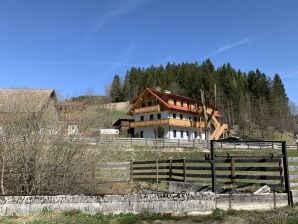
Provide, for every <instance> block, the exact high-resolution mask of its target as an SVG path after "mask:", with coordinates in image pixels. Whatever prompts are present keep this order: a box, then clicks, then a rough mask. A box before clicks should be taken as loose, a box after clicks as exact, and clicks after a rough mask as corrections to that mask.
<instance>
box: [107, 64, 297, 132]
mask: <svg viewBox="0 0 298 224" xmlns="http://www.w3.org/2000/svg"><path fill="white" fill-rule="evenodd" d="M215 84H216V85H215ZM146 87H152V88H155V87H160V88H161V89H162V90H170V91H172V92H173V93H176V94H179V95H185V96H188V97H191V98H194V99H199V100H200V98H201V90H203V91H204V93H205V100H206V102H207V103H209V104H216V106H217V107H218V109H219V110H220V111H221V113H222V115H223V122H226V123H228V124H229V126H230V127H236V126H237V127H238V130H240V131H242V133H243V135H250V132H251V130H254V129H256V128H257V129H258V130H259V131H260V134H261V137H262V138H266V135H267V137H269V136H268V135H269V134H270V133H271V134H274V132H275V131H279V132H280V133H284V132H287V131H295V128H296V125H295V118H294V116H293V114H292V113H291V109H292V107H293V105H292V104H291V102H290V101H289V98H288V97H287V94H286V90H285V87H284V85H283V82H282V80H281V78H280V76H279V74H275V75H274V77H273V78H271V77H270V76H268V75H266V74H265V73H263V72H262V71H260V70H259V69H256V70H255V71H249V72H247V73H246V72H243V71H241V70H239V69H238V70H237V69H235V68H233V67H232V66H231V65H230V64H229V63H228V64H224V65H222V66H221V67H218V68H215V66H214V65H213V63H212V62H211V61H210V60H209V59H208V60H206V61H203V62H202V63H198V62H194V63H182V64H175V63H168V64H167V65H165V66H163V65H160V66H151V67H149V68H141V67H138V68H136V67H132V68H131V69H130V70H128V71H127V73H126V75H125V78H124V80H121V78H120V76H119V75H115V76H114V79H113V82H112V84H111V89H110V97H111V98H112V100H113V101H114V102H121V101H127V100H131V99H133V98H134V97H136V96H137V95H138V94H139V93H140V92H141V91H142V90H143V89H144V88H146Z"/></svg>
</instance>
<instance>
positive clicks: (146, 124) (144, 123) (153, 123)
mask: <svg viewBox="0 0 298 224" xmlns="http://www.w3.org/2000/svg"><path fill="white" fill-rule="evenodd" d="M159 125H169V119H161V120H149V121H134V122H131V123H130V127H131V128H137V127H149V126H159Z"/></svg>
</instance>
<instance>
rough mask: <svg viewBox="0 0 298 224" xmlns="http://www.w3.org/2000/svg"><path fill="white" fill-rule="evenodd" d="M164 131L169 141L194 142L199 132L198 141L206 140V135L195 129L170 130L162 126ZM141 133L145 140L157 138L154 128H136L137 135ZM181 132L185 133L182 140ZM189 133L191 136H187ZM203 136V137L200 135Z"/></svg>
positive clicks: (171, 128)
mask: <svg viewBox="0 0 298 224" xmlns="http://www.w3.org/2000/svg"><path fill="white" fill-rule="evenodd" d="M162 127H163V129H164V133H165V136H164V137H165V138H167V139H182V140H193V139H195V132H197V138H196V139H198V140H199V139H201V140H205V135H204V133H200V130H199V129H195V128H183V127H172V126H171V127H170V130H169V126H162ZM174 130H176V137H174ZM141 131H143V138H155V134H154V127H142V128H135V132H134V133H135V135H136V133H138V134H139V137H141V136H140V133H141ZM181 131H183V138H181V136H180V133H181ZM187 131H188V133H189V136H187V135H186V133H187ZM200 134H201V135H200Z"/></svg>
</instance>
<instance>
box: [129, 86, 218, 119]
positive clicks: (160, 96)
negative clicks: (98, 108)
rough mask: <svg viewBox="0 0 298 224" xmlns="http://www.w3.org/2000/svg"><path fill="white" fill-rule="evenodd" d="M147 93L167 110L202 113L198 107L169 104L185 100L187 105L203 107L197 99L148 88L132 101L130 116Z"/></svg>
mask: <svg viewBox="0 0 298 224" xmlns="http://www.w3.org/2000/svg"><path fill="white" fill-rule="evenodd" d="M145 93H150V94H151V95H152V96H153V97H155V98H156V99H157V100H158V101H159V102H160V103H161V104H163V105H164V106H165V107H166V108H168V109H170V110H177V111H182V112H188V113H189V112H191V113H200V112H202V108H200V107H198V108H186V107H181V106H178V105H172V104H169V103H168V100H169V99H174V100H175V99H176V100H183V101H184V102H185V103H191V104H197V105H199V106H202V102H201V101H199V100H195V99H191V98H189V97H186V96H180V95H177V94H173V93H167V92H162V91H158V90H156V89H152V88H146V89H144V90H143V92H142V93H141V94H139V95H138V97H136V98H135V99H134V100H132V101H131V103H132V104H133V105H132V107H131V109H130V111H129V112H128V114H131V113H132V110H133V109H134V108H135V107H136V106H137V103H138V101H139V100H140V99H141V98H142V97H143V95H144V94H145ZM208 107H214V106H213V105H208ZM216 115H217V116H219V114H218V113H216Z"/></svg>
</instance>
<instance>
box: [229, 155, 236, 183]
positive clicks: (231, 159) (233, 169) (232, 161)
mask: <svg viewBox="0 0 298 224" xmlns="http://www.w3.org/2000/svg"><path fill="white" fill-rule="evenodd" d="M230 168H231V183H232V184H234V178H235V158H234V157H233V156H232V157H230Z"/></svg>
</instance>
